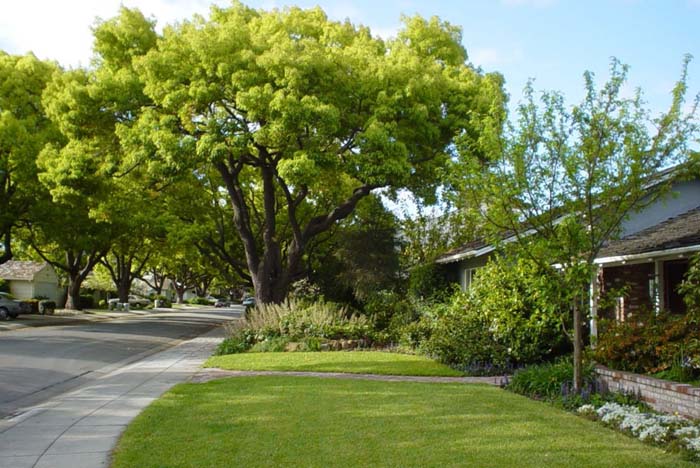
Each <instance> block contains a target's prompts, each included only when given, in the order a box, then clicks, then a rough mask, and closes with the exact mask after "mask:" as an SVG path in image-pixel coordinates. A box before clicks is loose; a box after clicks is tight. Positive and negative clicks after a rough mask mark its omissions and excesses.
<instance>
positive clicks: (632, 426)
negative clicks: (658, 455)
mask: <svg viewBox="0 0 700 468" xmlns="http://www.w3.org/2000/svg"><path fill="white" fill-rule="evenodd" d="M576 412H577V413H578V414H580V415H583V416H587V417H593V418H595V419H598V420H599V421H600V422H602V423H603V424H605V425H606V426H609V427H612V428H615V429H618V430H620V431H622V432H625V433H627V434H630V435H632V436H634V437H637V438H638V439H639V440H642V441H644V442H648V443H653V444H655V445H661V446H666V447H668V448H678V449H680V450H683V451H685V452H686V454H687V455H688V456H689V458H691V459H693V460H696V461H700V425H699V424H700V423H698V422H695V421H691V420H689V419H686V418H682V417H680V416H675V415H665V414H654V413H647V412H643V411H640V410H639V408H638V407H636V406H631V405H621V404H619V403H614V402H608V403H605V404H604V405H602V406H600V407H599V408H597V409H596V408H595V406H594V405H590V404H586V405H582V406H580V407H579V408H578V409H577V410H576Z"/></svg>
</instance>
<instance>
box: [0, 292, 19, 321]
mask: <svg viewBox="0 0 700 468" xmlns="http://www.w3.org/2000/svg"><path fill="white" fill-rule="evenodd" d="M24 311H25V310H24V304H22V302H20V301H17V300H15V299H13V298H12V295H11V294H8V293H3V292H0V320H9V319H11V318H13V319H14V318H17V316H18V315H19V314H21V313H24Z"/></svg>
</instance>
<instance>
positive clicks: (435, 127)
mask: <svg viewBox="0 0 700 468" xmlns="http://www.w3.org/2000/svg"><path fill="white" fill-rule="evenodd" d="M404 23H405V25H404V27H403V28H402V30H401V32H400V34H399V35H398V36H397V37H396V38H395V39H391V40H388V41H384V40H381V39H379V38H377V37H374V36H373V35H372V34H371V32H370V31H369V29H367V28H366V27H363V26H356V25H353V24H351V23H349V22H336V21H331V20H329V19H328V17H327V16H326V14H325V13H324V12H323V11H322V10H320V9H318V8H315V9H309V10H303V9H300V8H297V7H291V8H287V9H284V10H275V11H263V10H255V9H252V8H248V7H246V6H244V5H243V4H241V3H239V2H235V3H233V5H232V6H230V7H228V8H218V7H214V8H212V11H211V15H210V16H209V18H208V19H204V18H202V17H196V18H193V19H192V20H185V21H182V22H179V23H178V24H176V25H174V26H172V27H169V28H165V29H164V32H163V34H162V36H161V37H159V38H158V39H157V41H156V43H157V45H156V46H155V47H153V48H152V49H150V51H149V52H148V53H147V54H145V55H142V56H141V58H135V59H132V64H133V66H134V68H135V69H136V71H137V73H138V75H139V78H140V80H141V81H140V82H141V83H143V84H144V92H145V94H146V95H147V96H148V97H149V98H150V99H151V100H152V101H153V104H154V105H152V106H148V107H147V108H146V109H145V110H144V112H143V114H142V115H140V116H139V119H138V122H137V124H136V125H134V126H133V127H130V128H120V137H121V138H122V141H123V142H128V143H129V145H130V148H131V149H132V151H133V152H134V153H143V152H144V149H146V150H149V151H151V152H153V153H154V154H157V155H158V156H159V157H162V158H163V159H162V160H161V161H159V163H160V164H159V166H160V167H161V168H165V169H170V168H171V167H175V168H183V167H184V168H187V169H188V170H192V169H194V170H196V171H197V173H201V174H206V176H205V177H201V178H199V179H198V182H201V183H202V184H203V186H204V187H206V188H207V189H211V190H212V191H213V193H218V194H221V193H225V194H227V195H229V197H228V199H227V200H226V201H225V205H224V204H223V203H222V208H224V211H227V212H228V213H227V216H228V217H231V214H232V212H233V211H235V212H236V216H235V218H236V220H237V222H236V223H234V224H233V225H232V226H231V227H232V229H235V231H236V234H237V235H238V236H240V238H241V240H242V241H243V247H244V248H245V249H246V252H245V256H241V257H243V258H246V259H247V261H248V263H247V264H242V262H240V261H239V260H238V258H241V257H232V256H225V255H221V254H222V252H221V251H217V254H219V255H220V256H221V258H223V259H225V260H226V261H227V262H229V263H230V265H231V267H232V268H234V269H236V268H238V269H241V268H245V269H248V270H249V273H250V275H252V276H254V277H257V276H259V275H260V276H259V277H257V278H256V281H254V282H253V283H254V285H255V286H256V287H258V288H262V289H261V290H260V291H256V296H257V297H258V299H260V301H261V302H279V301H281V300H283V299H284V297H285V296H286V294H287V292H288V287H289V284H290V282H291V280H292V279H293V278H296V277H299V275H300V274H302V273H303V270H304V267H305V265H303V262H302V258H304V256H305V255H306V254H307V253H310V252H312V251H313V248H314V247H316V245H317V244H316V241H317V240H318V239H320V238H323V237H325V236H324V234H325V233H331V235H333V234H334V232H333V229H334V228H335V227H336V226H338V223H339V222H342V221H343V220H344V219H346V218H348V217H349V216H350V215H351V214H352V213H353V211H354V210H355V209H357V207H358V203H359V202H360V200H362V199H364V198H368V197H370V195H371V194H372V193H373V192H374V191H375V190H376V189H379V188H388V189H389V190H390V191H391V192H392V194H395V192H396V190H398V189H401V188H406V189H408V190H410V191H413V192H416V193H417V194H418V195H419V196H420V197H422V198H426V199H429V200H431V199H433V200H434V198H435V196H434V194H435V190H436V188H437V186H438V185H440V184H441V182H442V181H441V177H442V175H443V174H444V170H445V168H446V166H447V165H448V163H449V162H450V161H451V158H452V156H453V153H454V152H453V142H454V139H455V135H460V136H461V137H462V138H463V139H465V140H469V141H473V140H474V139H476V137H475V135H476V134H477V133H478V131H479V130H481V129H482V128H483V127H484V126H486V125H487V124H488V125H490V126H495V127H499V126H500V124H501V123H502V121H503V119H504V118H505V112H504V109H505V94H504V93H503V90H502V80H501V79H500V77H499V76H496V75H485V74H482V73H481V71H480V70H478V69H474V68H473V67H471V66H469V65H468V64H467V63H466V54H465V52H464V50H463V47H462V45H461V43H460V42H459V38H460V33H459V32H458V31H459V30H458V28H456V27H454V26H452V25H449V24H448V23H446V22H443V21H439V20H437V19H434V20H429V21H428V20H425V19H423V18H420V17H412V18H405V21H404ZM233 37H235V40H232V38H233ZM137 44H138V45H139V46H138V47H137V49H138V50H137V51H136V52H132V55H133V54H134V53H136V54H141V53H142V52H141V51H142V50H145V49H146V47H148V46H149V44H150V43H148V42H146V43H145V45H143V46H142V45H141V42H138V43H137ZM103 53H104V52H103ZM112 55H113V54H109V56H112ZM472 147H473V148H474V151H472V154H470V155H468V156H465V157H469V158H472V157H480V156H482V154H481V153H480V154H476V153H477V147H478V145H476V144H475V145H472ZM153 166H155V164H154V165H153ZM242 194H245V196H243V195H242ZM219 198H220V197H219ZM257 214H259V215H260V216H258V215H257ZM283 226H284V228H283ZM260 233H266V235H264V236H263V235H261V234H260ZM227 234H229V233H227ZM355 234H357V235H355ZM372 236H375V237H372ZM368 239H370V240H371V239H375V240H376V241H377V242H381V243H383V244H386V243H390V242H393V238H392V237H391V236H389V235H386V236H384V235H383V233H382V232H380V231H376V230H375V233H374V234H366V233H361V232H360V233H357V232H356V233H353V234H352V235H350V238H349V239H347V240H348V243H349V245H357V244H358V243H359V244H362V245H367V244H366V242H367V240H368ZM378 251H379V249H378V250H377V252H378ZM381 251H382V252H383V253H387V252H388V253H390V252H389V251H388V250H386V249H381ZM373 252H374V251H373V249H364V251H363V252H362V253H361V254H359V255H364V254H368V256H369V257H370V260H372V262H374V264H373V266H375V267H379V266H380V267H381V269H384V268H385V267H390V266H391V263H390V262H385V261H382V262H381V263H380V262H379V261H377V259H371V255H372V254H373ZM353 254H357V251H356V252H353ZM343 257H344V258H343V259H342V260H343V261H345V262H346V264H349V265H350V266H351V267H352V268H349V269H347V270H345V273H346V275H345V276H346V277H347V278H348V279H345V278H341V279H342V281H344V282H345V283H346V284H347V285H349V286H351V287H352V288H354V289H355V291H354V292H355V293H357V294H358V296H361V295H363V294H365V290H366V289H367V288H368V287H371V286H372V282H373V281H375V280H376V278H377V276H376V275H374V276H372V274H371V273H372V271H371V269H370V268H367V265H370V263H368V262H360V261H357V262H354V263H353V257H349V256H343ZM357 267H361V268H357ZM340 273H343V271H340ZM261 275H265V276H264V277H263V276H261ZM340 276H342V275H340ZM381 287H386V285H384V284H382V285H381Z"/></svg>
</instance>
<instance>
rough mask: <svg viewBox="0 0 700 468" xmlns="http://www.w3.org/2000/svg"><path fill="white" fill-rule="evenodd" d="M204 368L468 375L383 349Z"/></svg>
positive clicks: (219, 361) (242, 358) (230, 359)
mask: <svg viewBox="0 0 700 468" xmlns="http://www.w3.org/2000/svg"><path fill="white" fill-rule="evenodd" d="M204 367H217V368H220V369H226V370H244V371H266V370H267V371H299V372H346V373H351V374H380V375H416V376H439V377H460V376H462V375H464V374H462V373H461V372H459V371H456V370H454V369H451V368H449V367H447V366H445V365H443V364H440V363H438V362H435V361H433V360H432V359H428V358H426V357H424V356H414V355H408V354H399V353H386V352H379V351H349V352H343V351H338V352H321V353H314V352H311V353H242V354H227V355H224V356H213V357H211V358H209V360H208V361H207V362H206V363H205V364H204Z"/></svg>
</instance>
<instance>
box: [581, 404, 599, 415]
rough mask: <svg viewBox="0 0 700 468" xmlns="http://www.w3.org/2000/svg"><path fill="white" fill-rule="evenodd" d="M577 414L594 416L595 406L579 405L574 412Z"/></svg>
mask: <svg viewBox="0 0 700 468" xmlns="http://www.w3.org/2000/svg"><path fill="white" fill-rule="evenodd" d="M576 412H577V413H579V414H595V413H596V410H595V406H593V405H581V406H579V407H578V409H577V410H576Z"/></svg>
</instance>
